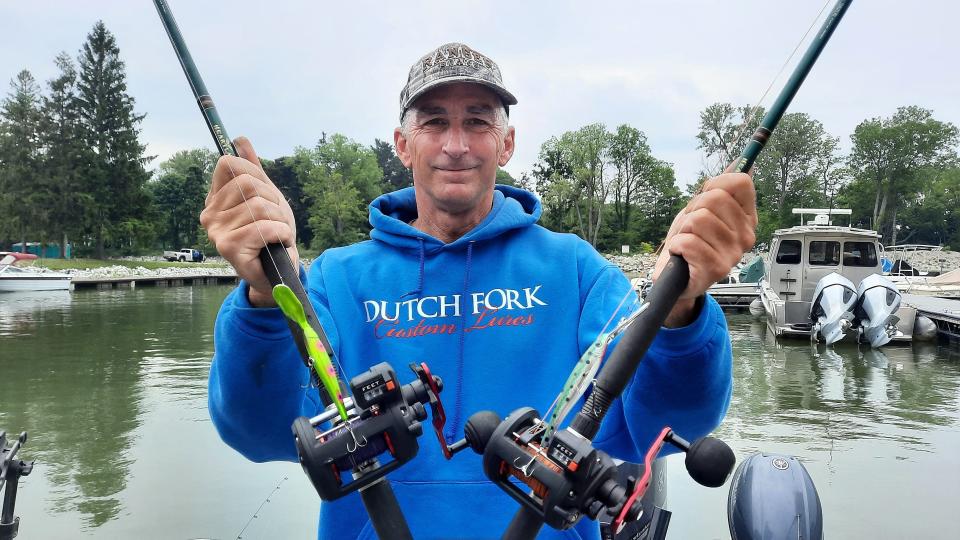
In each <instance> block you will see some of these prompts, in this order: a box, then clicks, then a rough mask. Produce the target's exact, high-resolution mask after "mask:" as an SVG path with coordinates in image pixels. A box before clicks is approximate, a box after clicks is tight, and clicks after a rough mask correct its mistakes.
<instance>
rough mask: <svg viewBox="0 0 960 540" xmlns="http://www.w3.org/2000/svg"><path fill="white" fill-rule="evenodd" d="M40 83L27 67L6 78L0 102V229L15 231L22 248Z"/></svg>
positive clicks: (35, 162)
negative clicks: (6, 90)
mask: <svg viewBox="0 0 960 540" xmlns="http://www.w3.org/2000/svg"><path fill="white" fill-rule="evenodd" d="M39 121H40V87H39V86H38V85H37V82H36V80H34V78H33V75H31V74H30V72H29V71H27V70H23V71H21V72H20V73H18V74H17V76H16V77H15V78H14V79H13V80H11V81H10V93H9V94H8V95H7V97H6V99H4V100H3V102H2V104H0V214H2V215H3V216H4V218H3V220H0V228H2V229H4V230H0V233H4V232H5V233H6V234H7V235H16V236H17V237H18V238H19V239H20V241H21V242H23V249H24V251H26V241H27V234H32V233H33V232H34V228H33V227H34V223H35V221H34V219H33V216H34V215H35V214H36V213H37V212H36V204H37V200H36V196H35V194H36V193H37V192H38V190H37V189H36V188H37V182H38V179H39V177H40V158H41V155H40V141H39V131H40V129H39Z"/></svg>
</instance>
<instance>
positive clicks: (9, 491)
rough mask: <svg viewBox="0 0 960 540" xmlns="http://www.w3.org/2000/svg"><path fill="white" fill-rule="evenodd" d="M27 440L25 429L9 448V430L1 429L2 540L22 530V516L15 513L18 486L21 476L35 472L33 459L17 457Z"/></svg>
mask: <svg viewBox="0 0 960 540" xmlns="http://www.w3.org/2000/svg"><path fill="white" fill-rule="evenodd" d="M26 442H27V432H26V431H24V432H22V433H21V434H20V436H19V437H18V438H17V440H16V441H15V442H14V443H13V444H12V445H11V446H10V447H9V448H7V432H6V431H0V492H2V493H3V506H2V507H0V540H11V539H13V538H16V537H17V533H18V532H19V530H20V518H19V517H17V516H16V515H14V507H15V506H16V505H17V487H18V486H19V484H20V477H21V476H27V475H28V474H30V473H31V472H33V462H32V461H23V460H20V459H16V456H17V452H18V451H19V450H20V447H22V446H23V445H24V444H26ZM4 487H6V489H4Z"/></svg>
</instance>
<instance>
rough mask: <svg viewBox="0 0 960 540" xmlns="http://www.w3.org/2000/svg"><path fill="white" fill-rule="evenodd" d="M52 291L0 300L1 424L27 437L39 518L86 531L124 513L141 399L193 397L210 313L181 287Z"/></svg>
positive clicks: (201, 382) (202, 375) (143, 408)
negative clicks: (42, 506) (41, 502)
mask: <svg viewBox="0 0 960 540" xmlns="http://www.w3.org/2000/svg"><path fill="white" fill-rule="evenodd" d="M55 293H57V294H50V293H42V294H41V293H17V294H11V295H6V294H4V295H0V351H2V352H0V355H2V356H0V426H2V428H3V429H7V430H10V431H18V432H19V431H21V430H26V431H29V432H30V442H29V451H30V458H31V459H35V460H37V462H38V464H39V467H42V474H43V475H44V476H45V478H46V479H47V481H48V482H49V483H50V485H51V489H50V493H49V494H47V495H48V496H47V504H48V508H47V511H48V512H52V513H63V512H67V513H70V512H77V513H79V514H81V515H82V516H83V518H82V523H83V526H84V527H90V528H95V527H98V526H100V525H102V524H104V523H107V522H109V521H111V520H113V519H115V518H116V517H117V516H118V515H119V514H120V513H121V512H122V510H123V497H122V495H121V494H122V492H123V491H124V489H125V488H126V487H127V485H128V479H129V476H130V469H131V465H132V464H133V463H134V462H135V461H136V459H137V458H138V456H134V455H131V447H132V445H133V444H134V442H135V439H136V438H137V436H138V435H137V434H138V431H139V430H140V429H141V424H142V418H143V415H144V414H145V413H146V412H148V411H147V409H148V408H149V407H150V406H152V405H151V402H150V400H149V399H147V398H146V397H145V396H146V394H147V393H148V392H150V391H151V389H152V388H162V389H163V390H164V391H165V392H166V391H168V390H169V393H171V394H173V396H174V399H176V398H177V396H178V395H179V396H188V395H192V396H198V395H199V396H200V397H201V399H199V400H198V401H197V403H201V402H202V396H203V395H204V393H205V390H204V387H205V379H206V370H207V366H208V365H209V351H210V350H211V348H212V346H211V343H210V342H211V332H210V328H211V327H212V324H211V322H212V320H213V316H214V313H212V312H211V310H210V309H209V308H208V306H206V305H203V303H194V302H193V298H192V294H193V289H192V288H189V287H185V288H178V289H170V290H164V291H157V290H143V291H140V290H115V291H90V292H74V293H70V292H67V291H55ZM161 295H162V298H161ZM201 328H202V330H200V329H201ZM198 330H199V331H198ZM200 406H201V405H197V404H196V403H195V404H192V406H190V407H188V408H192V409H197V408H198V407H200ZM204 416H205V415H204ZM39 467H38V468H39Z"/></svg>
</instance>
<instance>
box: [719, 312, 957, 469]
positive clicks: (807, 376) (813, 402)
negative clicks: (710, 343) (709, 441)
mask: <svg viewBox="0 0 960 540" xmlns="http://www.w3.org/2000/svg"><path fill="white" fill-rule="evenodd" d="M729 322H730V329H731V339H732V341H733V347H734V358H735V359H736V360H735V363H734V380H735V384H736V388H735V391H734V399H733V402H732V404H731V411H730V413H729V414H728V417H727V420H726V421H725V423H724V426H723V428H722V429H721V434H722V435H725V436H728V437H731V436H732V437H733V438H735V439H741V440H743V441H748V442H749V441H755V442H756V443H760V442H761V441H762V442H763V443H764V445H766V446H769V445H771V444H774V445H775V444H776V443H793V444H800V445H802V446H805V447H806V448H808V449H810V450H825V449H831V448H835V447H836V445H837V444H838V443H841V444H842V443H846V442H850V441H855V440H858V439H874V440H890V441H894V442H896V443H898V444H899V445H901V446H903V447H905V448H908V449H910V450H914V451H924V452H929V451H932V450H933V448H931V444H932V443H931V442H930V441H928V440H927V439H926V438H925V432H927V431H930V430H933V429H940V428H942V427H944V426H950V425H952V424H955V423H956V422H957V410H958V400H960V397H958V396H960V367H958V364H957V362H956V360H958V357H957V356H958V355H957V353H956V351H952V350H951V349H949V348H946V347H939V346H937V345H935V344H929V343H927V344H921V343H916V344H913V345H906V346H902V345H900V346H888V347H884V348H883V349H870V348H868V347H864V346H859V347H858V346H857V345H854V344H845V343H843V344H836V345H834V346H833V347H829V348H828V347H825V346H823V345H816V344H812V343H809V342H805V341H789V340H780V341H777V340H775V339H774V338H773V336H772V333H769V332H767V331H766V327H765V325H764V323H763V322H760V321H755V320H753V319H752V318H750V317H749V316H747V315H732V316H730V318H729Z"/></svg>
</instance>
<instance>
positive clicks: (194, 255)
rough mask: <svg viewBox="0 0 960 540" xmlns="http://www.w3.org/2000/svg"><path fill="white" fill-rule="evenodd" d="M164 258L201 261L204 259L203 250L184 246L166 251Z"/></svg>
mask: <svg viewBox="0 0 960 540" xmlns="http://www.w3.org/2000/svg"><path fill="white" fill-rule="evenodd" d="M163 258H164V259H166V260H168V261H180V262H200V261H202V260H203V252H202V251H200V250H199V249H188V248H183V249H181V250H180V251H164V252H163Z"/></svg>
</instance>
